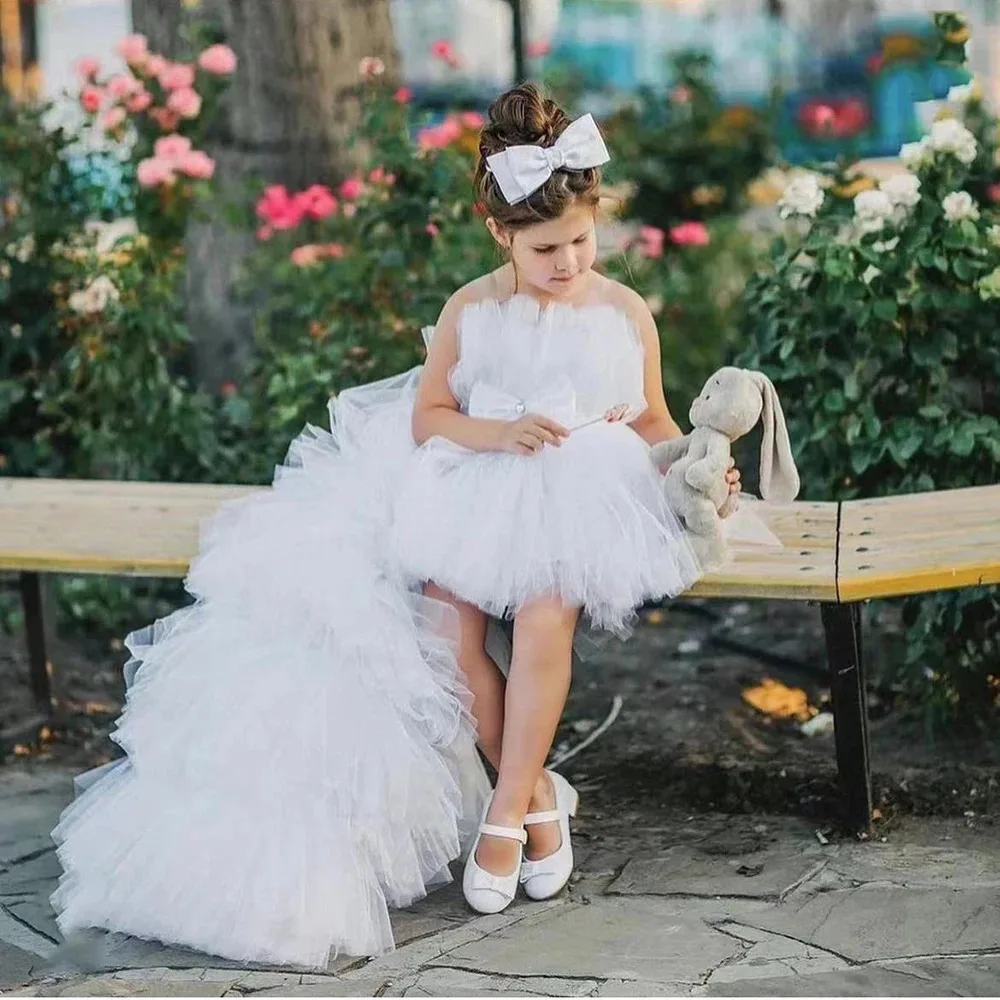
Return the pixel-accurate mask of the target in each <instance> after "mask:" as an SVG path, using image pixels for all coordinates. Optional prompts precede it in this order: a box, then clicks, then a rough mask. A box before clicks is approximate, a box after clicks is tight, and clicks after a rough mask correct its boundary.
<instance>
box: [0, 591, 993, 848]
mask: <svg viewBox="0 0 1000 1000" xmlns="http://www.w3.org/2000/svg"><path fill="white" fill-rule="evenodd" d="M136 624H137V625H139V624H142V623H139V622H137V623H136ZM893 634H894V627H893V620H892V617H891V614H890V615H888V616H884V620H883V621H882V623H881V625H880V626H878V627H872V626H871V625H870V626H869V628H868V630H867V633H866V637H865V641H866V651H867V652H868V653H869V654H870V655H871V657H872V658H873V659H876V658H877V657H878V656H879V655H880V650H881V649H882V648H883V647H884V645H885V644H887V643H891V642H892V641H893ZM124 659H125V654H124V652H123V651H122V650H121V644H120V642H117V641H115V640H110V641H109V640H104V641H98V640H97V639H94V638H90V639H84V638H73V639H71V640H69V639H65V638H64V639H62V640H58V641H57V643H56V645H55V648H54V656H53V660H54V662H55V664H56V665H57V669H58V670H59V671H60V674H61V677H62V683H63V685H64V689H65V691H66V692H67V697H68V699H69V704H70V708H71V712H70V714H69V719H68V722H67V724H66V725H65V726H64V727H62V728H60V729H58V730H56V731H55V732H54V733H46V734H45V736H46V738H44V739H42V740H38V739H34V740H32V738H31V734H30V733H29V734H27V735H25V734H22V733H18V732H17V729H18V727H23V725H24V723H25V721H26V720H28V719H30V717H31V715H32V704H31V698H30V693H29V690H28V685H27V663H26V654H25V650H24V641H23V635H20V634H16V635H3V634H0V691H2V692H3V697H2V699H0V736H2V737H4V738H0V766H2V764H3V756H2V755H3V754H4V753H6V755H7V758H6V759H7V762H8V763H12V762H13V760H14V759H15V758H16V757H29V756H30V757H31V758H33V759H34V760H36V761H37V762H38V763H44V762H46V761H51V762H53V763H55V764H60V765H69V766H72V767H77V768H79V769H80V770H84V769H85V768H87V767H89V766H93V765H96V764H99V763H103V762H104V761H106V760H108V759H110V758H111V757H113V756H115V755H116V753H117V748H116V747H115V746H114V744H112V743H111V742H110V741H109V740H108V739H107V734H108V733H109V732H110V730H111V728H112V726H113V723H114V719H115V718H116V716H117V715H118V712H119V710H120V707H121V701H122V696H123V684H122V677H121V667H122V665H123V663H124ZM767 678H771V679H773V680H776V681H779V682H781V683H783V684H784V685H786V686H788V687H790V688H794V689H800V690H801V691H803V692H804V694H805V698H806V699H807V701H808V704H809V705H810V706H812V707H813V708H814V709H818V710H820V711H821V712H822V711H825V710H829V688H828V685H827V677H826V657H825V650H824V643H823V633H822V628H821V625H820V614H819V608H818V607H815V606H811V605H805V604H794V603H792V602H782V601H756V602H745V603H726V602H720V601H682V602H675V603H674V604H672V605H671V606H669V607H667V608H665V609H657V608H651V609H647V610H646V611H644V612H643V614H642V622H641V624H640V625H639V627H638V628H637V629H636V632H635V634H634V635H633V636H632V637H631V638H630V639H629V640H628V641H626V642H624V643H623V642H619V641H618V640H611V641H607V642H605V643H604V644H603V645H602V647H601V648H600V649H599V650H596V651H595V650H591V651H590V652H588V654H587V655H586V657H585V659H583V660H582V661H581V662H580V663H579V664H578V665H577V668H576V670H575V674H574V679H573V687H572V690H571V693H570V698H569V703H568V705H567V709H566V712H565V715H564V718H563V722H562V725H561V726H560V729H559V733H558V735H557V739H556V746H555V749H554V755H555V756H557V757H558V756H561V755H563V754H567V753H569V754H571V756H570V757H569V759H567V761H566V763H565V765H564V766H563V768H562V770H563V771H564V773H566V774H567V775H568V776H569V777H570V778H571V779H572V780H575V781H576V782H577V783H578V785H579V786H580V787H581V789H585V790H587V792H588V794H589V795H590V797H591V801H593V802H595V803H598V802H599V803H600V804H601V806H602V807H603V808H604V809H607V810H608V811H609V812H613V811H614V810H615V809H620V808H624V807H626V806H627V804H628V803H632V802H635V801H636V799H637V797H642V798H643V799H644V800H645V802H646V804H647V805H648V806H651V807H662V808H668V807H670V808H676V807H677V806H681V805H683V806H684V807H685V808H687V807H689V808H691V809H692V810H696V811H706V812H708V811H710V812H726V813H751V812H756V811H770V812H787V813H794V814H798V815H805V816H809V817H811V818H814V819H815V820H816V821H817V823H818V824H819V825H827V826H829V827H831V828H832V827H833V826H834V825H835V824H836V818H837V809H838V801H839V800H838V791H837V782H836V766H835V755H834V741H833V735H832V732H830V731H827V732H823V733H820V734H818V735H812V736H807V735H805V734H804V733H803V732H802V731H801V729H800V725H799V723H798V722H795V721H793V720H783V719H777V718H774V717H771V716H768V715H765V714H764V713H762V712H760V711H758V710H757V709H756V708H753V707H751V706H750V705H749V704H747V702H746V700H745V699H744V692H745V691H746V690H747V689H748V688H752V687H754V686H756V685H759V684H761V683H762V682H764V681H765V679H767ZM800 697H801V696H800ZM616 707H617V714H616V715H615V714H614V713H615V710H616ZM870 714H871V727H870V729H871V739H872V762H873V769H874V773H875V780H876V801H877V804H878V807H879V809H878V814H879V816H880V819H881V821H882V823H884V824H891V823H892V822H894V820H895V819H896V818H897V817H899V816H900V815H902V814H907V813H914V814H919V815H930V814H938V815H951V816H959V817H962V816H965V817H968V818H970V820H971V818H972V817H976V818H980V817H984V816H991V815H992V816H997V815H1000V779H998V777H997V775H998V774H1000V769H998V765H1000V746H998V744H997V743H996V742H989V741H987V740H983V739H977V740H969V741H959V740H943V741H942V740H939V741H937V742H933V743H932V742H929V741H928V739H927V738H926V736H925V733H924V730H923V726H922V723H921V721H920V720H919V719H914V718H911V717H908V716H907V714H906V713H905V712H903V711H901V710H900V708H899V706H898V705H897V704H896V703H895V702H894V699H893V698H892V694H891V692H886V691H884V690H880V689H875V690H872V691H871V692H870ZM611 716H614V717H613V721H610V724H607V723H608V721H609V717H611ZM605 725H606V728H602V727H604V726H605ZM595 734H596V735H595ZM588 739H592V742H590V743H589V744H588V745H586V746H584V747H583V748H582V749H579V750H577V749H576V748H577V747H578V746H579V745H580V744H581V743H583V742H584V741H585V740H588Z"/></svg>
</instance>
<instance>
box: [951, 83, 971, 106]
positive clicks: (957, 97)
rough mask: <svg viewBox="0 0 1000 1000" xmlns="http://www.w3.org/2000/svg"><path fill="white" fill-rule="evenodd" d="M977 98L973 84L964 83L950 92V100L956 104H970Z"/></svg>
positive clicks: (952, 88)
mask: <svg viewBox="0 0 1000 1000" xmlns="http://www.w3.org/2000/svg"><path fill="white" fill-rule="evenodd" d="M973 97H975V92H974V90H973V87H972V84H971V83H962V84H959V85H958V86H956V87H951V88H950V89H949V90H948V100H949V101H953V102H954V103H955V104H968V103H969V101H971V100H972V99H973Z"/></svg>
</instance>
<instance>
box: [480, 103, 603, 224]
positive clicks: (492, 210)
mask: <svg viewBox="0 0 1000 1000" xmlns="http://www.w3.org/2000/svg"><path fill="white" fill-rule="evenodd" d="M569 124H570V119H569V117H568V116H567V114H566V112H565V111H563V109H562V108H560V107H559V105H558V104H556V102H555V101H553V100H551V99H549V98H547V97H545V96H544V95H543V94H542V92H541V90H540V89H539V88H538V87H537V86H536V85H535V84H533V83H522V84H521V85H520V86H519V87H514V88H513V89H512V90H508V91H507V92H506V93H504V94H501V95H500V96H499V97H498V98H497V99H496V100H495V101H494V102H493V103H492V104H491V105H490V107H489V111H488V112H487V119H486V124H485V125H484V126H483V129H482V132H480V134H479V160H478V162H477V163H476V179H475V185H476V198H477V200H478V201H479V203H480V204H481V205H482V206H483V208H484V209H485V210H486V214H487V215H491V216H493V218H494V219H496V221H497V223H498V224H499V225H500V226H502V227H503V228H504V229H511V230H516V229H524V228H525V227H526V226H531V225H534V224H535V223H538V222H549V221H550V220H552V219H557V218H559V216H560V215H562V214H563V212H565V211H566V209H568V208H569V207H570V206H571V205H572V204H573V203H574V202H575V201H577V200H580V201H583V202H585V203H587V204H590V205H592V206H596V205H597V203H598V200H599V199H598V188H599V187H600V184H601V171H600V169H599V168H597V167H588V168H587V169H586V170H555V171H553V173H552V176H551V177H550V178H549V179H548V180H547V181H546V182H545V183H544V184H543V185H542V186H541V187H540V188H539V189H538V190H537V191H534V192H533V193H532V194H531V195H530V196H529V197H528V198H526V199H525V200H524V201H521V202H518V203H517V204H516V205H510V204H508V202H507V199H506V198H504V196H503V194H502V192H501V191H500V188H499V186H498V185H497V182H496V178H494V176H493V175H492V174H491V173H490V172H489V171H488V170H487V169H486V157H487V156H492V155H493V154H494V153H499V152H502V151H503V150H504V149H506V148H507V147H508V146H522V145H535V146H543V147H545V146H551V145H553V144H554V143H555V141H556V139H558V138H559V136H561V135H562V134H563V132H565V131H566V127H567V126H568V125H569Z"/></svg>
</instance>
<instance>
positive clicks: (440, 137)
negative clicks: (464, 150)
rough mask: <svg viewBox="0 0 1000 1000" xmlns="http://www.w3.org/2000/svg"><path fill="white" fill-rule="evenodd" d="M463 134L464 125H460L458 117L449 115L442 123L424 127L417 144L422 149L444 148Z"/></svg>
mask: <svg viewBox="0 0 1000 1000" xmlns="http://www.w3.org/2000/svg"><path fill="white" fill-rule="evenodd" d="M461 135H462V126H461V125H459V123H458V119H457V118H454V117H451V116H449V117H448V118H446V119H445V120H444V121H443V122H441V124H440V125H431V126H430V127H429V128H425V129H422V130H421V132H420V133H419V134H418V136H417V144H418V145H419V146H420V148H421V149H444V147H445V146H450V145H451V144H452V143H453V142H454V141H455V140H456V139H458V138H459V137H460V136H461Z"/></svg>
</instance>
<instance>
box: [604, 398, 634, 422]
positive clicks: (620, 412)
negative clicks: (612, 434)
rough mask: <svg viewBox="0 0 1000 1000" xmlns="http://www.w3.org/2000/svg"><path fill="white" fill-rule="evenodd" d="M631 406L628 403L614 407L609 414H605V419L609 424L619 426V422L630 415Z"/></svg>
mask: <svg viewBox="0 0 1000 1000" xmlns="http://www.w3.org/2000/svg"><path fill="white" fill-rule="evenodd" d="M628 412H629V406H628V404H627V403H619V404H618V405H617V406H612V407H611V409H610V410H608V412H607V413H605V414H604V419H605V420H606V421H607V422H608V423H609V424H617V423H618V422H619V421H621V420H624V419H625V417H626V416H627V415H628Z"/></svg>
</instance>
